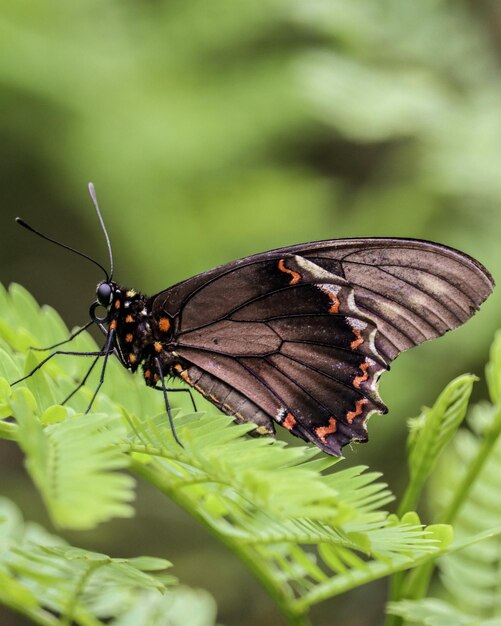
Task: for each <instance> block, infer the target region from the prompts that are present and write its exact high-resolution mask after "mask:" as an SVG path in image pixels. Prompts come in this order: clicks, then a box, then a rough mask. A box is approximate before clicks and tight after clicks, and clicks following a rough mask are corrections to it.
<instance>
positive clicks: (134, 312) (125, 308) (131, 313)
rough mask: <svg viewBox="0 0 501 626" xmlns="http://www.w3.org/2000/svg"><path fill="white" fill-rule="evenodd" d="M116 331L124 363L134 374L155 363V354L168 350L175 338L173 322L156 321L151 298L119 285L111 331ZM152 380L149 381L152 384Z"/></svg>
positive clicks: (118, 346)
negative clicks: (166, 346)
mask: <svg viewBox="0 0 501 626" xmlns="http://www.w3.org/2000/svg"><path fill="white" fill-rule="evenodd" d="M112 329H113V330H114V331H115V333H116V343H115V347H116V349H117V350H118V353H119V355H120V360H121V362H122V364H123V365H124V367H127V368H128V369H129V370H130V371H132V372H135V371H136V370H137V369H138V367H139V365H140V364H141V363H143V362H147V363H149V362H151V361H153V362H154V358H155V355H156V354H159V353H161V352H163V351H164V346H165V344H166V343H168V341H169V339H170V337H171V332H170V330H171V324H170V320H169V319H168V318H165V319H163V318H162V319H161V320H159V321H155V320H154V319H153V315H152V313H151V305H150V298H148V297H147V296H145V295H143V294H141V293H138V292H136V291H134V290H133V289H125V288H123V287H120V286H119V285H116V286H115V289H114V292H113V300H112V302H111V305H110V309H109V322H108V330H109V331H110V330H112ZM148 378H149V376H148V377H146V382H147V383H148V384H150V381H149V380H148ZM151 378H152V379H153V375H152V376H151ZM151 384H153V380H152V381H151Z"/></svg>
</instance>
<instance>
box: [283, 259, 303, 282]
mask: <svg viewBox="0 0 501 626" xmlns="http://www.w3.org/2000/svg"><path fill="white" fill-rule="evenodd" d="M278 269H279V270H280V271H281V272H284V273H285V274H290V275H291V276H292V278H291V279H290V282H289V285H295V284H296V283H298V282H299V281H300V280H301V274H300V273H299V272H295V271H294V270H291V269H289V268H288V267H285V263H284V260H283V259H280V261H279V262H278Z"/></svg>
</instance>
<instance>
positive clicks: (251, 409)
mask: <svg viewBox="0 0 501 626" xmlns="http://www.w3.org/2000/svg"><path fill="white" fill-rule="evenodd" d="M172 371H173V373H174V374H175V375H176V376H179V377H180V378H181V379H182V380H183V381H184V382H185V383H188V385H190V386H191V387H193V388H194V389H196V390H197V391H198V392H199V393H201V394H202V395H203V396H204V397H205V398H207V399H208V400H209V401H210V402H212V403H213V404H214V405H216V406H217V407H218V408H219V409H220V410H221V411H222V412H223V413H226V415H231V416H232V417H234V418H235V421H236V422H238V423H244V422H251V423H253V424H256V425H257V428H256V429H255V430H254V431H253V432H252V433H251V434H255V435H273V434H274V433H275V429H274V426H273V421H272V420H271V419H270V417H269V416H268V415H267V414H266V413H264V411H262V410H261V409H260V408H259V407H258V406H256V405H255V404H254V403H253V402H251V401H250V400H249V399H248V398H246V397H245V396H244V395H243V394H241V393H239V392H238V391H236V390H235V389H234V388H233V387H231V386H230V385H227V384H226V383H224V382H223V381H221V380H219V379H217V378H215V377H214V376H212V375H211V374H208V373H207V372H204V371H203V370H202V369H200V368H199V367H197V366H196V365H189V366H184V365H182V364H181V363H177V364H175V365H174V367H173V368H172Z"/></svg>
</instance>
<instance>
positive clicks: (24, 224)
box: [16, 217, 111, 282]
mask: <svg viewBox="0 0 501 626" xmlns="http://www.w3.org/2000/svg"><path fill="white" fill-rule="evenodd" d="M16 222H17V223H18V224H19V226H22V227H23V228H26V230H29V231H30V232H32V233H34V234H35V235H38V236H39V237H41V238H42V239H45V240H46V241H50V243H54V244H55V245H56V246H59V247H60V248H64V249H65V250H68V251H69V252H73V254H77V255H78V256H80V257H82V258H84V259H87V261H90V262H91V263H94V265H96V266H97V267H99V269H100V270H102V271H103V272H104V275H105V276H106V280H107V281H108V282H109V281H110V280H111V276H109V275H108V272H107V271H106V270H105V269H104V267H103V266H102V265H101V263H98V261H96V260H95V259H93V258H91V257H90V256H88V255H87V254H85V253H83V252H80V250H76V249H75V248H72V247H70V246H67V245H66V244H64V243H61V242H60V241H57V240H56V239H52V237H49V236H47V235H44V234H43V233H41V232H40V231H39V230H36V229H35V228H33V226H30V225H29V224H28V223H27V222H25V221H24V220H23V219H22V218H21V217H16Z"/></svg>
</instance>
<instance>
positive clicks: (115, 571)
mask: <svg viewBox="0 0 501 626" xmlns="http://www.w3.org/2000/svg"><path fill="white" fill-rule="evenodd" d="M168 567H170V563H169V562H168V561H165V560H164V559H158V558H151V557H139V558H132V559H117V558H110V557H108V556H106V555H104V554H98V553H96V552H90V551H88V550H82V549H79V548H74V547H71V546H69V545H68V544H66V543H65V542H64V541H63V540H62V539H60V538H59V537H56V536H54V535H50V534H49V533H47V532H46V531H45V530H44V529H43V528H41V527H40V526H38V525H36V524H31V523H24V521H23V519H22V517H21V514H20V512H19V510H18V509H17V508H16V507H15V506H14V505H13V504H12V503H11V502H10V501H8V500H6V499H3V498H0V602H1V603H2V604H5V605H6V606H9V607H10V608H12V609H13V610H15V611H18V612H20V613H22V614H23V615H25V616H26V617H28V618H30V619H31V620H32V621H33V622H35V623H37V624H42V625H43V626H68V625H69V624H70V623H72V624H78V625H79V626H80V625H81V626H103V625H104V623H105V622H106V623H112V624H113V625H114V626H128V625H129V624H130V625H132V624H134V625H135V624H141V625H144V626H161V625H162V624H165V619H166V616H168V619H169V623H170V624H173V625H174V626H181V625H182V624H187V623H190V624H197V623H198V624H200V626H213V624H214V623H215V622H214V620H215V609H214V603H213V601H212V599H211V598H210V597H209V596H208V594H205V593H204V592H196V591H192V590H189V589H184V588H178V587H176V586H175V584H174V583H175V579H174V578H172V577H171V576H166V575H165V574H163V575H162V574H160V572H162V571H163V570H165V569H166V568H168ZM187 615H190V619H187V617H186V616H187ZM103 620H104V621H103ZM183 620H184V621H183Z"/></svg>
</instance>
